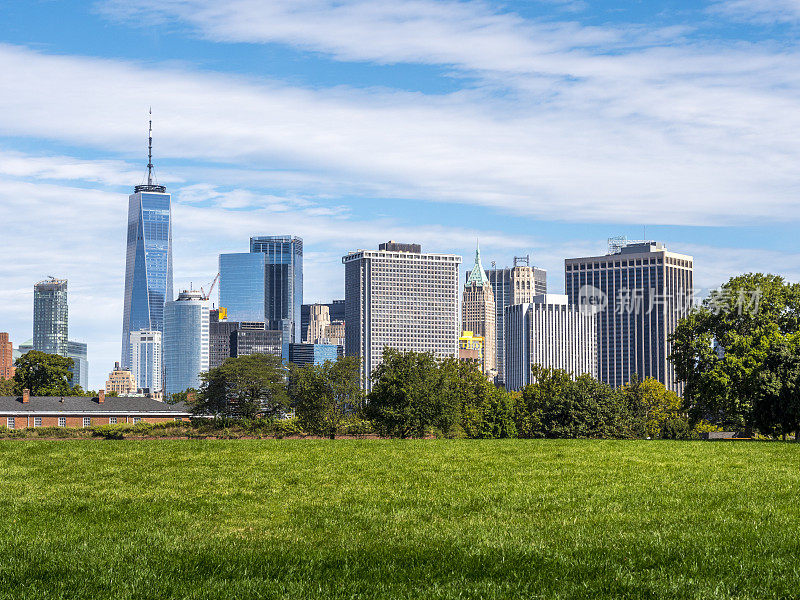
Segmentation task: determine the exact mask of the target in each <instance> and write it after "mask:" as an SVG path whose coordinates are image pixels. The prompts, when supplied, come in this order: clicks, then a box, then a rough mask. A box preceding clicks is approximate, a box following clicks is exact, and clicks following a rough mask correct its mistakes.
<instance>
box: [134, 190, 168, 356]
mask: <svg viewBox="0 0 800 600" xmlns="http://www.w3.org/2000/svg"><path fill="white" fill-rule="evenodd" d="M142 187H147V188H153V189H156V188H158V189H162V190H163V188H161V187H160V186H142ZM171 215H172V213H171V203H170V195H169V194H167V193H164V192H157V191H148V190H140V191H137V192H136V193H134V194H131V196H130V197H129V202H128V245H127V253H126V262H125V304H124V312H123V322H122V356H121V362H122V366H123V367H124V368H129V367H130V349H129V344H130V333H131V331H140V330H145V329H146V330H156V331H163V330H164V303H165V302H168V301H170V300H172V216H171Z"/></svg>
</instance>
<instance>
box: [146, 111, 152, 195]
mask: <svg viewBox="0 0 800 600" xmlns="http://www.w3.org/2000/svg"><path fill="white" fill-rule="evenodd" d="M147 185H153V107H152V106H151V107H150V128H149V129H148V130H147Z"/></svg>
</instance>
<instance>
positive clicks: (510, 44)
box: [0, 0, 800, 389]
mask: <svg viewBox="0 0 800 600" xmlns="http://www.w3.org/2000/svg"><path fill="white" fill-rule="evenodd" d="M198 4H199V6H200V7H201V8H202V7H203V6H205V4H204V3H203V2H199V3H198ZM444 4H445V5H446V8H447V10H448V11H449V17H450V18H448V19H447V23H446V24H445V23H443V22H442V23H440V22H439V21H440V19H439V17H437V15H441V14H442V13H441V10H443V9H442V8H441V6H442V3H439V4H438V5H437V4H435V3H431V2H427V1H423V2H421V3H417V4H416V5H411V4H404V3H403V4H402V5H400V6H399V7H395V12H394V13H393V12H392V11H391V10H390V8H391V7H390V6H389V5H388V4H382V3H379V2H376V3H374V5H373V10H372V11H371V12H369V13H368V12H367V11H364V10H363V9H362V8H361V7H360V6H359V5H358V4H357V3H350V2H345V3H343V5H345V6H346V7H349V9H350V12H347V13H346V14H347V23H348V24H349V25H348V28H347V29H345V28H343V27H342V25H343V24H344V23H345V18H344V16H343V15H344V14H345V13H344V12H343V10H342V7H341V6H337V5H335V4H334V3H329V2H320V3H318V4H315V7H316V8H315V9H314V10H315V11H317V12H318V14H317V16H318V17H319V18H318V19H317V18H315V19H309V18H308V11H310V10H311V9H310V8H308V7H306V8H302V7H301V8H298V9H297V10H296V12H294V13H291V12H289V11H287V10H285V9H284V8H282V7H281V6H280V3H270V2H264V3H250V2H238V3H236V6H235V7H234V6H232V7H231V9H230V11H229V12H227V11H225V10H223V9H220V12H219V14H218V19H217V21H216V23H213V22H211V21H209V20H208V19H207V18H204V16H203V15H206V14H208V13H207V11H203V10H198V11H197V14H194V15H192V14H188V13H186V12H184V10H183V8H182V6H183V5H181V4H180V3H173V2H163V3H159V4H158V5H156V4H153V3H150V2H146V1H144V0H137V1H134V2H129V3H125V4H122V3H118V2H99V3H97V4H95V5H93V6H86V5H82V4H77V3H69V2H66V3H63V4H62V3H57V4H55V5H53V6H49V7H48V10H49V11H50V17H51V18H52V19H57V21H58V22H59V23H60V24H61V27H59V28H52V27H48V26H47V25H46V23H44V22H42V21H41V20H39V19H35V18H33V12H32V11H34V10H35V7H32V6H28V5H27V3H19V4H18V5H15V6H7V7H4V11H5V12H4V17H5V21H6V23H7V27H6V29H5V30H4V32H3V34H2V37H0V65H2V66H3V67H4V69H5V72H6V73H7V76H8V77H9V78H10V79H11V80H14V81H18V82H20V85H19V86H18V88H19V89H18V90H17V93H15V94H8V95H7V96H6V97H4V98H3V99H2V100H0V103H2V110H0V182H2V184H3V185H2V186H0V188H1V189H0V220H1V221H2V222H4V223H5V229H4V236H5V238H6V241H7V243H8V244H9V246H10V247H12V248H14V249H15V250H16V254H17V256H16V257H15V260H13V261H4V262H3V263H2V264H1V265H0V302H2V303H3V305H4V307H5V309H6V310H5V314H6V319H5V320H4V323H3V324H2V326H0V330H3V331H9V332H10V334H11V339H12V340H13V341H14V343H15V345H18V344H19V343H22V342H24V341H26V340H28V339H30V338H31V332H32V319H31V314H32V312H31V306H32V303H33V302H32V300H33V299H32V284H33V283H35V282H36V281H39V280H41V279H44V278H45V277H46V276H47V275H50V274H52V275H54V276H57V277H59V278H64V279H68V280H69V282H70V307H69V308H70V338H74V339H77V340H82V341H84V342H87V343H88V350H89V363H90V366H91V370H90V381H89V387H90V388H92V389H97V388H99V387H101V386H102V384H103V381H104V379H103V378H104V377H105V374H106V373H107V372H108V371H109V370H110V369H111V367H112V365H113V362H114V361H115V360H118V359H119V353H120V340H119V337H120V336H119V333H120V332H119V330H120V327H119V318H120V315H121V314H122V310H123V307H122V297H123V289H124V282H123V279H124V276H123V275H124V264H123V263H122V260H123V259H124V254H125V226H126V218H125V214H126V211H127V201H126V197H127V196H128V194H129V193H130V192H129V191H130V187H131V186H132V185H136V184H139V183H144V178H145V177H146V169H145V157H146V150H147V136H146V131H147V120H148V118H149V116H148V109H149V107H150V106H151V105H152V106H153V121H154V123H153V125H154V131H155V139H156V142H155V147H154V152H155V157H154V163H155V164H156V165H157V172H158V175H159V181H160V182H161V183H164V184H165V185H168V186H169V190H170V192H172V193H173V199H172V202H173V211H174V222H175V224H176V229H175V231H174V246H175V250H174V272H175V277H174V290H175V292H177V291H178V290H180V289H184V288H189V287H190V283H192V284H193V287H194V288H195V289H198V288H199V287H200V286H201V285H203V286H206V285H208V283H209V282H211V281H212V279H213V277H214V275H215V274H216V272H217V270H216V264H217V260H218V255H219V254H220V253H230V252H241V251H242V249H243V248H242V244H241V240H242V239H243V238H246V237H249V236H252V235H260V234H276V235H277V234H283V233H292V234H294V235H297V236H298V237H302V238H303V239H304V240H305V245H306V246H305V264H304V269H305V273H304V279H305V289H304V302H306V303H311V302H329V301H331V300H332V299H336V298H342V297H343V294H344V290H343V283H342V280H343V277H342V272H341V265H340V263H339V260H340V257H341V256H343V255H344V254H346V253H347V252H349V251H351V250H355V249H357V248H374V247H375V246H376V245H377V244H378V243H379V242H381V241H385V240H386V239H397V240H414V241H417V242H420V243H422V244H423V246H424V247H426V248H429V249H431V250H434V251H436V252H446V253H454V254H458V255H460V256H463V257H469V256H470V255H471V254H472V251H473V244H474V239H475V238H476V237H480V239H481V249H482V254H483V257H484V266H485V267H487V268H489V264H490V263H491V261H492V260H494V261H496V262H497V266H498V267H505V266H512V261H513V257H514V256H515V255H516V256H518V255H524V254H530V255H531V256H532V264H535V265H537V266H540V267H542V268H544V269H545V270H547V271H548V273H549V275H550V277H549V279H550V281H549V286H548V288H549V289H548V291H550V292H553V293H561V292H563V291H564V283H563V266H564V263H563V260H564V258H566V257H574V256H596V255H602V254H603V253H604V251H605V240H606V238H607V237H610V236H614V235H627V236H628V237H630V238H633V239H642V238H645V239H655V240H660V241H663V242H665V244H666V245H667V247H669V248H672V249H675V250H676V251H678V252H682V253H686V254H689V255H692V256H694V258H695V262H696V264H697V268H696V269H695V273H694V280H695V286H696V287H698V288H701V289H704V290H706V289H708V288H709V287H712V286H716V285H718V284H720V283H722V282H723V281H725V280H726V279H727V278H728V277H729V276H731V275H734V274H738V273H742V272H747V271H765V272H775V273H777V274H781V275H783V276H785V277H787V278H788V279H790V280H792V281H797V280H799V279H800V250H799V249H798V245H797V243H796V241H795V239H794V230H795V229H796V225H797V224H796V220H797V219H796V216H795V215H796V214H798V211H797V210H796V209H797V206H798V195H797V193H796V192H797V188H798V183H797V177H796V175H795V173H794V171H795V170H794V168H793V165H794V164H796V162H797V158H798V157H799V156H800V145H798V142H797V141H796V140H794V139H793V138H792V136H789V135H786V132H787V131H792V130H793V126H792V125H791V123H792V122H793V120H794V119H796V118H797V117H796V115H797V114H799V113H798V111H797V110H796V108H797V100H796V98H797V97H798V94H797V93H796V92H797V87H798V86H797V83H796V82H794V80H793V79H792V78H791V76H790V75H788V74H791V73H792V72H794V69H795V68H796V66H797V64H799V63H800V53H798V51H797V50H796V48H795V46H794V44H793V43H792V42H791V31H790V30H791V27H792V24H793V23H794V22H796V19H797V15H796V14H794V13H792V12H791V11H788V10H779V9H780V5H779V4H778V3H771V2H762V3H758V5H757V6H758V7H759V8H758V9H756V8H755V4H754V8H751V9H750V10H751V14H749V15H748V14H745V13H746V11H747V8H746V6H744V3H741V2H735V1H730V2H724V1H722V2H708V3H704V4H698V5H695V4H690V3H688V2H676V3H671V4H667V5H661V6H659V7H658V11H656V9H655V8H654V7H653V8H650V7H648V6H642V5H641V4H639V5H636V6H634V5H633V4H631V5H625V4H624V3H623V4H622V5H621V6H620V7H618V9H619V10H616V11H615V12H611V11H607V10H605V9H604V8H596V7H595V8H593V7H588V6H582V5H581V4H579V3H521V2H510V3H503V4H502V5H501V4H499V3H492V2H488V3H481V4H477V3H471V2H463V3H459V4H458V5H455V4H453V5H451V4H450V3H444ZM303 6H305V5H303ZM415 6H416V8H415ZM437 6H439V8H437ZM770 7H773V8H774V10H772V11H770V10H769V9H770ZM426 8H428V9H430V11H428V12H427V13H426V12H425V10H424V9H426ZM415 10H418V11H419V12H418V13H415V12H414V11H415ZM267 11H271V12H267ZM143 15H148V16H152V17H154V18H153V19H152V20H151V21H150V23H149V24H148V29H147V35H142V29H141V28H140V27H139V26H138V25H136V21H137V20H140V18H141V17H142V16H143ZM267 16H268V17H269V18H267ZM155 17H157V18H155ZM406 18H407V19H408V20H409V21H410V22H412V21H413V22H417V23H419V24H420V25H423V26H424V25H426V24H428V25H432V26H434V27H435V28H434V29H433V31H435V32H436V35H434V36H432V38H435V39H436V40H437V45H436V47H434V46H433V45H432V42H430V41H428V40H426V39H423V38H421V37H418V36H415V35H414V31H412V30H411V29H409V28H408V27H405V26H403V25H402V22H403V20H404V19H406ZM743 19H749V23H747V24H746V25H745V24H744V21H743ZM793 19H795V21H793ZM245 21H247V22H249V23H250V24H251V26H250V27H244V26H243V22H245ZM304 22H306V23H307V22H313V23H325V27H319V26H314V27H309V28H305V29H304V28H302V27H300V26H299V24H302V23H304ZM486 23H491V24H493V27H490V28H488V29H489V30H490V31H491V33H490V34H487V33H486V31H487V29H486V28H482V27H481V25H482V24H486ZM281 27H283V29H281ZM344 31H347V32H348V33H347V34H346V35H345V34H344V33H343V32H344ZM481 32H483V33H481ZM362 34H363V35H362ZM482 35H483V36H488V37H481V36H482ZM359 40H361V41H359ZM465 40H466V41H467V42H469V41H470V40H471V41H474V42H475V44H470V43H465ZM787 41H788V42H789V43H788V44H787V43H786V42H787ZM479 42H482V43H479ZM475 47H481V48H483V49H484V52H482V53H480V54H479V53H476V52H474V50H473V48H475ZM530 65H535V66H536V68H535V69H533V68H531V66H530ZM534 71H535V72H534ZM614 90H617V91H616V92H615V91H614ZM619 90H624V94H621V93H617V92H618V91H619ZM500 141H502V143H501V142H500ZM645 227H646V231H643V229H644V228H645ZM35 239H46V240H47V242H48V244H47V248H46V249H44V248H35V247H33V245H32V244H31V240H35ZM464 273H465V267H463V266H462V272H461V277H462V278H463V277H464ZM461 281H463V279H461Z"/></svg>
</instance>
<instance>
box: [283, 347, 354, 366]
mask: <svg viewBox="0 0 800 600" xmlns="http://www.w3.org/2000/svg"><path fill="white" fill-rule="evenodd" d="M340 353H341V346H336V345H334V344H289V362H290V363H293V364H295V365H299V366H303V365H321V364H323V363H325V362H326V361H333V362H335V361H336V360H338V358H339V356H340Z"/></svg>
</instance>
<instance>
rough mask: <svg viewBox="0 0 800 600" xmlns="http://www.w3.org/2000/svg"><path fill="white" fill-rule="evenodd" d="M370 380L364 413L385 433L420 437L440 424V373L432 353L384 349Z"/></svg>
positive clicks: (404, 436)
mask: <svg viewBox="0 0 800 600" xmlns="http://www.w3.org/2000/svg"><path fill="white" fill-rule="evenodd" d="M372 381H373V385H372V391H371V392H370V394H369V402H368V404H367V414H368V416H369V417H370V418H372V419H373V420H374V421H375V424H376V425H377V426H378V427H379V428H381V429H382V430H383V431H384V432H385V433H386V434H388V435H391V436H395V437H400V438H409V437H419V438H421V437H425V435H427V434H428V433H429V431H430V430H431V429H432V428H433V427H435V426H436V425H437V424H439V423H440V419H439V417H440V411H439V408H440V404H439V403H438V402H437V395H438V394H439V393H440V392H441V391H442V390H441V389H440V387H439V384H440V382H441V374H440V372H439V365H438V362H437V361H436V359H435V358H434V356H433V354H430V353H418V352H401V351H399V350H394V349H392V348H388V347H386V348H384V349H383V361H382V362H381V364H380V365H378V366H377V367H376V368H375V370H374V371H373V372H372Z"/></svg>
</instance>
